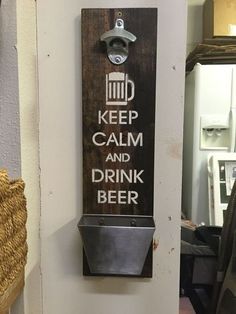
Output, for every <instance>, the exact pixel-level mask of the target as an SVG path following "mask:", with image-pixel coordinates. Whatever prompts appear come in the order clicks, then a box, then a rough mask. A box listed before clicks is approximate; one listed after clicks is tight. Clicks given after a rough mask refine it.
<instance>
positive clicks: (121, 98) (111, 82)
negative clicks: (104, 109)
mask: <svg viewBox="0 0 236 314" xmlns="http://www.w3.org/2000/svg"><path fill="white" fill-rule="evenodd" d="M129 85H130V89H129V88H128V86H129ZM128 89H129V92H130V94H131V95H130V96H128V93H129V92H128ZM133 98H134V82H133V81H131V80H129V78H128V74H125V73H122V72H111V73H109V74H106V105H113V106H126V105H127V103H128V101H130V100H132V99H133Z"/></svg>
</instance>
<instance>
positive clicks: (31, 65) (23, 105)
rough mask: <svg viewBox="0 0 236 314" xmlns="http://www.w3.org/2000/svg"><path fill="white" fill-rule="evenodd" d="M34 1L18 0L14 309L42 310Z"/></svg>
mask: <svg viewBox="0 0 236 314" xmlns="http://www.w3.org/2000/svg"><path fill="white" fill-rule="evenodd" d="M36 51H37V46H36V4H35V1H32V0H17V52H18V72H19V102H20V126H21V168H22V178H23V179H24V181H25V183H26V188H25V194H26V198H27V209H28V219H27V243H28V248H29V251H28V259H27V265H26V280H25V289H24V298H23V300H17V302H16V304H15V306H14V308H13V309H14V313H16V314H21V312H20V311H22V313H25V314H28V313H33V314H38V313H42V312H41V291H40V290H41V275H40V241H39V240H40V239H39V222H40V188H39V135H38V120H39V118H38V101H37V99H38V92H37V85H38V81H37V53H36Z"/></svg>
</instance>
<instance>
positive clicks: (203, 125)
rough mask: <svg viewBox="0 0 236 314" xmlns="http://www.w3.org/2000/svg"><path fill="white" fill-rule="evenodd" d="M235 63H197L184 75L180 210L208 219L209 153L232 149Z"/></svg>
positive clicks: (199, 219) (194, 218) (235, 111)
mask: <svg viewBox="0 0 236 314" xmlns="http://www.w3.org/2000/svg"><path fill="white" fill-rule="evenodd" d="M235 117H236V65H201V64H196V65H195V67H194V69H193V71H192V72H191V73H190V74H189V75H188V76H187V77H186V94H185V118H184V152H183V189H182V210H183V212H184V213H185V214H186V215H187V217H188V218H189V219H191V220H192V221H193V222H194V223H196V224H200V223H202V222H203V223H206V224H208V223H209V206H208V203H209V201H208V170H207V169H208V168H207V163H208V155H209V154H210V153H216V152H233V151H234V150H235V135H236V123H235V120H236V118H235Z"/></svg>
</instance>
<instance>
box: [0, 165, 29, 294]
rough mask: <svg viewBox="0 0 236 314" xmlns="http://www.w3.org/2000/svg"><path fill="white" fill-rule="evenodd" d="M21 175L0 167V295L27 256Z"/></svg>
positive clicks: (24, 206) (22, 268)
mask: <svg viewBox="0 0 236 314" xmlns="http://www.w3.org/2000/svg"><path fill="white" fill-rule="evenodd" d="M24 188H25V184H24V182H23V180H22V179H18V180H9V177H8V174H7V172H6V171H5V170H0V298H4V293H6V292H7V291H8V292H7V293H9V288H10V287H11V285H14V281H16V280H18V278H19V276H20V275H21V274H22V272H24V267H25V264H26V258H27V250H28V248H27V243H26V219H27V211H26V198H25V196H24Z"/></svg>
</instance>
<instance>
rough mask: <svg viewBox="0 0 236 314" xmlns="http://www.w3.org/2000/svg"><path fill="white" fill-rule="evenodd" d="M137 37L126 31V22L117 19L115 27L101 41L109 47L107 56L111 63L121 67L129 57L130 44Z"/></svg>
mask: <svg viewBox="0 0 236 314" xmlns="http://www.w3.org/2000/svg"><path fill="white" fill-rule="evenodd" d="M136 39H137V38H136V36H135V35H134V34H132V33H130V32H128V31H126V30H125V29H124V21H123V20H122V19H117V20H116V22H115V27H114V28H113V29H112V30H110V31H108V32H106V33H104V34H103V35H102V36H101V38H100V40H101V41H104V42H105V43H106V46H107V56H108V58H109V60H110V61H111V63H113V64H116V65H120V64H122V63H124V62H125V61H126V59H127V58H128V55H129V43H130V42H135V40H136Z"/></svg>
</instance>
